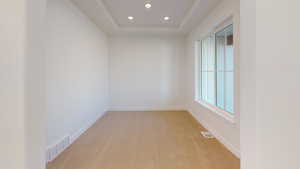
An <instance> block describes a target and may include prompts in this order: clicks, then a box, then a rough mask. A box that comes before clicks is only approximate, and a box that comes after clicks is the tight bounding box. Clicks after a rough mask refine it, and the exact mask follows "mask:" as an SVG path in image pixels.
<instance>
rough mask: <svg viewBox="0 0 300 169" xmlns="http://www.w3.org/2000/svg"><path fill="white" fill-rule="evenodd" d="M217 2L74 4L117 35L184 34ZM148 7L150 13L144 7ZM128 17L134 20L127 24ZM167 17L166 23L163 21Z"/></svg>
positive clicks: (92, 0)
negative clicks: (147, 4)
mask: <svg viewBox="0 0 300 169" xmlns="http://www.w3.org/2000/svg"><path fill="white" fill-rule="evenodd" d="M219 1H220V0H73V2H74V3H75V4H76V5H77V6H78V7H79V8H80V9H81V10H82V11H83V12H84V13H85V14H86V15H87V16H88V17H89V18H91V19H92V20H93V21H94V22H95V23H96V24H97V25H98V26H99V27H100V28H101V29H103V30H104V31H106V32H107V33H110V34H118V33H139V32H140V33H173V34H184V33H187V32H188V31H190V30H191V29H192V28H193V27H194V26H196V25H197V24H198V23H199V22H200V21H201V20H202V19H203V18H204V17H205V16H206V14H207V13H208V12H209V11H210V10H211V9H212V8H213V7H214V6H215V5H216V4H217V3H218V2H219ZM146 3H150V4H151V5H152V7H151V8H150V9H146V8H145V4H146ZM128 16H133V17H134V19H133V20H129V19H128ZM165 16H168V17H170V20H168V21H165V20H164V17H165Z"/></svg>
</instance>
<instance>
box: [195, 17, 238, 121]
mask: <svg viewBox="0 0 300 169" xmlns="http://www.w3.org/2000/svg"><path fill="white" fill-rule="evenodd" d="M231 25H232V26H233V38H234V52H233V55H234V56H233V62H234V68H233V76H234V82H233V85H234V94H233V113H230V112H227V111H226V110H224V109H221V108H219V107H218V106H217V105H213V104H210V103H208V102H207V101H205V100H203V99H202V41H203V40H205V39H207V38H208V37H210V36H213V39H214V55H216V34H217V33H218V32H220V31H222V30H225V29H226V28H228V27H229V26H231ZM235 36H236V33H235V23H234V22H233V19H232V18H230V19H227V20H225V21H224V22H222V23H221V24H219V25H217V26H216V27H214V29H213V31H210V32H209V33H207V34H206V35H205V36H203V37H202V38H199V39H198V40H196V42H195V57H196V58H195V61H196V62H195V64H196V66H195V71H196V72H195V76H196V77H195V79H196V83H195V92H196V93H195V101H196V102H198V103H199V104H201V105H202V106H204V107H206V108H207V109H209V110H211V111H212V112H214V113H216V114H217V115H219V116H221V117H223V118H224V119H226V120H228V121H229V122H231V123H235V117H236V111H237V108H236V107H237V106H236V104H237V102H236V100H237V99H236V96H237V95H236V91H237V89H236V87H237V85H236V77H237V76H236V51H235V47H236V43H235ZM215 62H217V60H216V59H215ZM215 71H217V70H216V63H215ZM214 94H215V100H216V101H215V102H216V103H217V75H215V93H214Z"/></svg>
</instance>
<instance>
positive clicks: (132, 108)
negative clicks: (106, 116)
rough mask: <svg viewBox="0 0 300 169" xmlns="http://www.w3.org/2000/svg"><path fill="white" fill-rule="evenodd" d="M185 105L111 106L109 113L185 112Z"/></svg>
mask: <svg viewBox="0 0 300 169" xmlns="http://www.w3.org/2000/svg"><path fill="white" fill-rule="evenodd" d="M185 109H186V107H185V106H183V105H163V106H160V105H159V106H111V107H110V108H109V111H159V110H162V111H168V110H175V111H176V110H178V111H179V110H185Z"/></svg>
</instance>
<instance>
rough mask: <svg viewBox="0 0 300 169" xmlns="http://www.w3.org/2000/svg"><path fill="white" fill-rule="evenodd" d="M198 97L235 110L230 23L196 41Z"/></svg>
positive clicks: (216, 105) (226, 110) (230, 112)
mask: <svg viewBox="0 0 300 169" xmlns="http://www.w3.org/2000/svg"><path fill="white" fill-rule="evenodd" d="M196 47H197V51H198V52H197V57H198V58H197V60H198V63H197V64H198V65H197V67H198V69H197V71H198V72H196V74H197V76H198V77H197V79H198V85H197V88H198V89H197V90H196V91H197V92H198V93H196V95H197V96H198V98H197V99H198V101H201V102H205V103H207V104H209V105H212V106H215V107H217V108H218V109H220V110H222V111H224V112H226V113H229V114H231V115H233V114H234V42H233V25H232V24H231V25H229V26H227V27H225V28H222V29H221V30H220V31H217V32H215V33H213V34H210V35H209V36H207V37H206V38H204V39H202V40H200V41H198V42H197V45H196Z"/></svg>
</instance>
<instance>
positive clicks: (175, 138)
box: [47, 111, 240, 169]
mask: <svg viewBox="0 0 300 169" xmlns="http://www.w3.org/2000/svg"><path fill="white" fill-rule="evenodd" d="M202 130H204V129H203V127H202V126H200V125H199V124H198V123H197V122H196V120H194V119H193V118H192V116H191V115H190V114H188V112H183V111H182V112H179V111H178V112H176V111H173V112H171V111H160V112H109V113H108V114H106V115H105V116H104V117H103V118H102V119H100V120H99V121H98V122H97V123H96V124H95V125H94V126H93V127H91V128H90V129H89V130H88V131H87V132H86V133H84V134H83V135H82V136H81V137H80V138H79V139H78V140H77V141H75V143H74V144H73V145H71V146H70V147H69V148H68V149H67V150H66V151H65V152H63V153H62V154H61V155H60V156H59V157H58V158H56V159H55V160H54V161H53V162H51V163H50V164H48V166H47V169H239V168H240V167H239V160H238V159H237V158H236V157H235V156H234V155H233V154H231V153H230V152H229V151H228V150H226V149H225V148H224V147H223V145H221V144H220V143H219V142H218V141H217V140H215V139H204V138H203V137H202V136H201V134H200V131H202Z"/></svg>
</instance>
